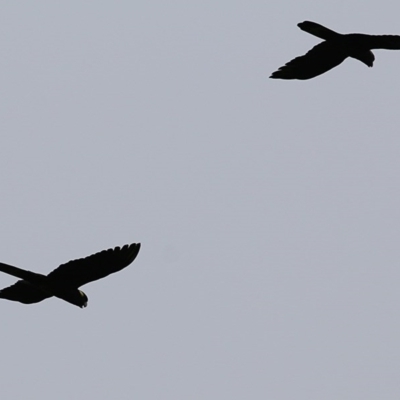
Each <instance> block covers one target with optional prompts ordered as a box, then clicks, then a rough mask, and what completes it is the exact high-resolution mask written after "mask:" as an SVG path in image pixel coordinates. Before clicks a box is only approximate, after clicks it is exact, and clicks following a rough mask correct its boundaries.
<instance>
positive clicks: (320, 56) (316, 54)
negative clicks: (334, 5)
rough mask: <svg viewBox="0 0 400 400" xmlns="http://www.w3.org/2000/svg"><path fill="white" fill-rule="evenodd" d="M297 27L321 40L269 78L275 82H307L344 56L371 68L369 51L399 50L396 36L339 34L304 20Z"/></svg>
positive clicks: (337, 62)
mask: <svg viewBox="0 0 400 400" xmlns="http://www.w3.org/2000/svg"><path fill="white" fill-rule="evenodd" d="M298 27H299V28H300V29H302V30H303V31H305V32H308V33H310V34H312V35H314V36H317V37H319V38H321V39H324V41H323V42H321V43H319V44H317V45H316V46H315V47H313V48H312V49H311V50H310V51H309V52H308V53H306V54H305V55H303V56H300V57H297V58H295V59H293V60H291V61H289V62H288V63H287V64H286V65H284V66H283V67H280V68H279V69H278V70H277V71H275V72H274V73H273V74H272V75H271V76H270V77H271V78H275V79H303V80H304V79H311V78H314V77H316V76H318V75H321V74H323V73H324V72H326V71H329V70H330V69H332V68H334V67H336V66H337V65H339V64H340V63H342V62H343V61H344V60H345V59H346V58H347V57H352V58H355V59H357V60H359V61H361V62H363V63H364V64H366V65H367V66H368V67H372V65H373V63H374V60H375V56H374V54H373V53H372V51H371V50H372V49H388V50H400V36H396V35H366V34H362V33H350V34H345V35H343V34H340V33H337V32H335V31H332V30H331V29H328V28H326V27H324V26H322V25H320V24H317V23H315V22H311V21H304V22H301V23H299V24H298Z"/></svg>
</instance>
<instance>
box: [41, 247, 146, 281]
mask: <svg viewBox="0 0 400 400" xmlns="http://www.w3.org/2000/svg"><path fill="white" fill-rule="evenodd" d="M139 250H140V243H134V244H131V245H125V246H123V247H122V248H120V247H116V248H115V249H109V250H104V251H101V252H100V253H96V254H93V255H91V256H89V257H86V258H81V259H78V260H73V261H69V262H67V263H65V264H62V265H60V266H59V267H58V268H56V269H55V270H54V271H52V272H50V274H48V275H47V276H48V278H49V279H51V280H53V281H55V282H60V283H62V284H65V285H68V286H71V287H75V288H78V287H80V286H82V285H85V284H86V283H89V282H92V281H95V280H97V279H101V278H104V277H105V276H107V275H110V274H113V273H114V272H117V271H120V270H121V269H123V268H125V267H127V266H128V265H129V264H130V263H131V262H132V261H133V260H134V259H135V258H136V256H137V255H138V253H139Z"/></svg>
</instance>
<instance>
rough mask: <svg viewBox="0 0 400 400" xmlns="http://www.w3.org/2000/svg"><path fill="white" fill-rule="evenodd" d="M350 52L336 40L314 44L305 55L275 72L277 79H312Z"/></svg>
mask: <svg viewBox="0 0 400 400" xmlns="http://www.w3.org/2000/svg"><path fill="white" fill-rule="evenodd" d="M347 57H348V54H347V53H346V52H345V51H343V49H342V48H341V47H340V46H338V45H337V43H336V42H330V41H325V42H322V43H319V44H317V45H316V46H314V47H313V48H312V49H311V50H310V51H309V52H308V53H306V54H305V55H304V56H300V57H297V58H295V59H293V60H291V61H289V62H288V63H287V64H286V65H284V66H283V67H280V68H279V69H278V70H277V71H275V72H273V73H272V75H271V76H270V78H275V79H310V78H314V77H315V76H318V75H321V74H323V73H324V72H326V71H329V70H330V69H332V68H334V67H336V66H337V65H339V64H340V63H341V62H343V61H344V60H345V59H346V58H347Z"/></svg>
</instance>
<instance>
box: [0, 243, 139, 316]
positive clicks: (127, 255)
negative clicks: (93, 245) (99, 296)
mask: <svg viewBox="0 0 400 400" xmlns="http://www.w3.org/2000/svg"><path fill="white" fill-rule="evenodd" d="M139 250H140V244H131V245H125V246H123V247H122V248H120V247H116V248H115V249H109V250H104V251H101V252H99V253H96V254H93V255H91V256H89V257H86V258H81V259H78V260H73V261H69V262H68V263H66V264H62V265H60V266H59V267H58V268H56V269H55V270H54V271H52V272H50V273H49V274H48V275H47V276H46V275H42V274H38V273H35V272H31V271H26V270H24V269H21V268H17V267H13V266H11V265H8V264H3V263H0V271H2V272H5V273H7V274H9V275H13V276H15V277H17V278H20V279H21V280H19V281H17V282H16V283H15V284H14V285H12V286H9V287H7V288H4V289H2V290H0V298H2V299H7V300H13V301H19V302H20V303H24V304H32V303H38V302H39V301H42V300H44V299H46V298H48V297H52V296H55V297H58V298H60V299H63V300H65V301H67V302H69V303H71V304H74V305H76V306H78V307H81V308H83V307H86V306H87V302H88V298H87V296H86V294H85V293H83V292H82V291H81V290H79V289H78V288H79V287H80V286H82V285H85V284H86V283H89V282H92V281H95V280H97V279H101V278H104V277H106V276H107V275H109V274H112V273H114V272H117V271H120V270H121V269H123V268H125V267H127V266H128V265H129V264H131V263H132V262H133V260H134V259H135V258H136V256H137V255H138V253H139Z"/></svg>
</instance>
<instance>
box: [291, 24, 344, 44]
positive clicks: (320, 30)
mask: <svg viewBox="0 0 400 400" xmlns="http://www.w3.org/2000/svg"><path fill="white" fill-rule="evenodd" d="M297 26H298V27H299V28H300V29H301V30H303V31H304V32H307V33H310V34H311V35H314V36H317V37H319V38H321V39H324V40H330V39H337V38H338V37H339V36H341V34H340V33H337V32H335V31H333V30H332V29H328V28H326V27H325V26H322V25H320V24H317V23H316V22H312V21H304V22H300V23H299V24H297Z"/></svg>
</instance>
